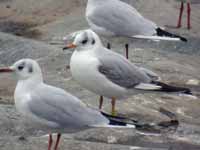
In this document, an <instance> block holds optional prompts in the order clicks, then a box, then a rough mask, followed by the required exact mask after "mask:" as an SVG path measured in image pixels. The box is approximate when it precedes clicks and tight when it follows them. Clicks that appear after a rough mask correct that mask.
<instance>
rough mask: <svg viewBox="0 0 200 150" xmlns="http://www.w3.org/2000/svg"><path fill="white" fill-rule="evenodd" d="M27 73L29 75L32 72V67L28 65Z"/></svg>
mask: <svg viewBox="0 0 200 150" xmlns="http://www.w3.org/2000/svg"><path fill="white" fill-rule="evenodd" d="M28 72H29V73H32V72H33V66H32V65H29V66H28Z"/></svg>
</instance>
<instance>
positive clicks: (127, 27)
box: [87, 1, 156, 37]
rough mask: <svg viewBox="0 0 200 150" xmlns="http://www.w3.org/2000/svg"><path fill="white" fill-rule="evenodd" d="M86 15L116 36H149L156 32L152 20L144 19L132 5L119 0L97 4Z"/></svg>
mask: <svg viewBox="0 0 200 150" xmlns="http://www.w3.org/2000/svg"><path fill="white" fill-rule="evenodd" d="M87 17H88V20H90V21H91V22H92V23H93V24H95V25H97V26H100V27H102V28H105V29H106V30H108V31H111V32H113V33H114V34H115V35H118V36H127V37H132V36H135V35H149V36H150V35H153V34H155V33H156V31H155V29H156V25H155V24H154V23H153V22H152V21H150V20H148V19H145V18H144V17H143V16H141V15H140V14H139V13H138V11H137V10H135V9H134V8H133V7H131V6H130V5H128V4H126V3H124V2H120V1H116V2H114V3H112V4H107V3H105V5H103V6H101V7H100V6H99V7H98V6H97V7H96V9H94V11H93V12H92V13H91V14H89V15H88V16H87Z"/></svg>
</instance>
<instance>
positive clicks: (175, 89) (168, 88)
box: [152, 81, 193, 95]
mask: <svg viewBox="0 0 200 150" xmlns="http://www.w3.org/2000/svg"><path fill="white" fill-rule="evenodd" d="M152 83H153V84H156V85H158V86H161V87H162V88H161V89H159V90H158V91H161V92H169V93H170V92H180V93H183V94H188V95H193V93H192V91H191V90H190V89H189V88H185V87H176V86H171V85H168V84H166V83H162V82H159V81H153V82H152Z"/></svg>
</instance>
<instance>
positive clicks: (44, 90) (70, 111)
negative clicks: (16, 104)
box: [29, 85, 108, 128]
mask: <svg viewBox="0 0 200 150" xmlns="http://www.w3.org/2000/svg"><path fill="white" fill-rule="evenodd" d="M31 97H32V99H33V100H32V101H30V102H29V108H30V111H31V112H32V113H33V114H34V115H35V116H37V117H39V118H41V119H44V120H46V121H49V122H53V123H55V124H57V127H60V128H61V127H62V128H81V127H87V126H91V125H96V124H104V123H107V122H108V120H107V119H105V117H103V116H102V115H101V114H100V112H98V111H96V110H94V109H91V108H89V107H87V106H86V105H85V104H83V103H82V102H81V101H80V100H79V99H78V98H76V97H74V96H73V95H71V94H69V93H66V92H65V91H64V90H62V89H59V88H55V87H52V86H48V85H43V86H41V87H39V88H38V89H37V90H36V91H34V92H33V93H32V94H31Z"/></svg>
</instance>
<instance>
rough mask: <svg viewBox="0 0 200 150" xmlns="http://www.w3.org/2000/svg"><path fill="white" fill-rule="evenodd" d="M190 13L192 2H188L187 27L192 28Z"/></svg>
mask: <svg viewBox="0 0 200 150" xmlns="http://www.w3.org/2000/svg"><path fill="white" fill-rule="evenodd" d="M190 15H191V7H190V3H189V2H188V3H187V28H188V29H191V24H190Z"/></svg>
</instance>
